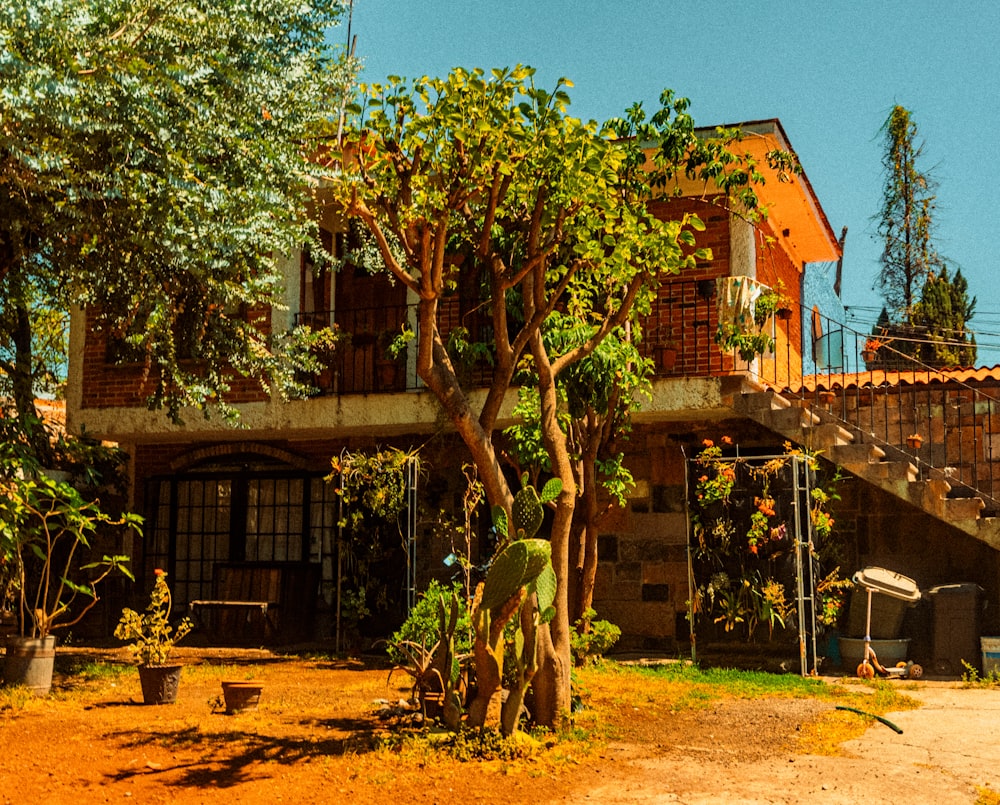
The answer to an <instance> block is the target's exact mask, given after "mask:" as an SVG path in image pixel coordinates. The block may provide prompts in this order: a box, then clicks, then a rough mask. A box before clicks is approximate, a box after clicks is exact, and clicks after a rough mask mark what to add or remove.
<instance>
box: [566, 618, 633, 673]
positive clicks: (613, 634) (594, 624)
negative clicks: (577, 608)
mask: <svg viewBox="0 0 1000 805" xmlns="http://www.w3.org/2000/svg"><path fill="white" fill-rule="evenodd" d="M595 615H597V613H596V612H595V611H594V610H593V609H588V610H587V611H586V612H584V613H583V617H582V618H580V620H578V621H577V622H576V623H575V624H574V625H573V633H572V635H570V649H571V650H572V652H573V662H575V663H576V664H577V665H586V664H587V663H588V662H593V661H594V660H596V659H599V658H600V657H603V656H604V655H605V654H606V653H607V652H608V651H610V650H611V648H612V646H614V644H615V643H617V642H618V638H619V637H621V636H622V630H621V629H619V628H618V627H617V626H615V625H614V624H613V623H611V622H610V621H595V620H594V616H595ZM588 627H589V628H588Z"/></svg>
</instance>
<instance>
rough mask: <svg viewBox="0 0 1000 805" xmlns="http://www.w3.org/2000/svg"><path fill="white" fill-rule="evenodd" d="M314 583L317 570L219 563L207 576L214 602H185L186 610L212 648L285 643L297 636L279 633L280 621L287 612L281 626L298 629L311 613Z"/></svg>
mask: <svg viewBox="0 0 1000 805" xmlns="http://www.w3.org/2000/svg"><path fill="white" fill-rule="evenodd" d="M318 583H319V566H318V565H311V564H304V563H301V562H224V563H220V564H217V565H216V566H215V567H214V569H213V572H212V588H213V593H214V597H213V598H208V599H199V600H196V601H190V602H188V607H189V611H190V613H191V615H192V617H193V618H194V619H195V622H196V623H197V624H198V625H199V626H200V627H202V628H204V629H205V631H206V632H207V633H208V635H209V637H210V639H212V640H213V642H219V643H265V642H271V641H273V640H275V639H277V638H282V639H286V640H287V639H292V638H293V637H297V634H294V632H295V629H294V628H289V629H282V625H283V624H282V619H283V618H282V616H283V615H284V614H285V613H286V611H287V615H288V618H287V621H288V623H287V624H286V625H289V626H293V627H297V626H299V625H301V623H302V621H303V618H304V614H305V613H307V612H311V611H312V607H313V605H314V603H315V595H316V590H317V588H318ZM310 585H311V586H310ZM310 596H311V599H310ZM283 632H289V634H288V635H285V634H283Z"/></svg>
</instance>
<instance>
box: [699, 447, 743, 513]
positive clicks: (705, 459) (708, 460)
mask: <svg viewBox="0 0 1000 805" xmlns="http://www.w3.org/2000/svg"><path fill="white" fill-rule="evenodd" d="M720 441H721V442H722V444H726V445H729V444H732V443H733V440H732V439H730V438H729V437H728V436H723V437H722V439H721V440H720ZM702 446H703V448H704V449H703V450H702V451H701V452H700V453H699V454H698V455H697V457H696V461H697V462H698V464H699V465H700V466H702V467H704V468H705V469H706V472H705V473H704V474H703V475H700V476H699V477H698V486H697V494H698V500H699V501H702V502H704V503H709V502H711V501H713V500H722V501H728V500H729V495H730V493H731V492H732V491H733V485H734V484H735V483H736V470H735V469H734V468H733V465H732V463H730V462H727V461H725V460H724V459H723V458H722V447H721V446H720V445H717V444H715V442H713V441H712V440H711V439H705V440H703V441H702ZM709 473H711V475H709Z"/></svg>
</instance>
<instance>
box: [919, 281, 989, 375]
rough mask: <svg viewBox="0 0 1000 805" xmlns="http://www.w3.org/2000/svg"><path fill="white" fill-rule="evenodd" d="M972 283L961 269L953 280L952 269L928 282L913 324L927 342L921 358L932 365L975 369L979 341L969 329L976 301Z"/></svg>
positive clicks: (920, 355)
mask: <svg viewBox="0 0 1000 805" xmlns="http://www.w3.org/2000/svg"><path fill="white" fill-rule="evenodd" d="M968 286H969V284H968V282H967V281H966V279H965V277H963V276H962V271H961V269H959V270H958V271H956V272H955V276H954V277H953V278H951V279H949V277H948V269H947V268H942V269H941V273H940V274H936V275H932V276H931V277H930V278H928V280H927V282H925V283H924V287H923V290H922V292H921V297H920V302H919V303H917V305H916V307H915V308H914V311H913V316H912V323H913V326H914V330H915V332H917V333H918V334H919V335H920V336H921V338H922V339H924V343H922V344H921V345H920V350H919V353H918V357H919V359H920V361H921V362H922V363H926V364H929V365H930V366H937V367H944V366H972V365H973V364H974V363H975V362H976V339H975V336H970V335H969V334H968V333H967V332H966V330H965V325H966V322H967V321H968V320H969V319H970V318H972V315H973V312H974V310H975V307H976V299H975V297H973V298H972V299H971V300H970V299H969V294H968Z"/></svg>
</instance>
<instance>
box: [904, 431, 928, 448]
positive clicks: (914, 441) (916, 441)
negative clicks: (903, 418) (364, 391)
mask: <svg viewBox="0 0 1000 805" xmlns="http://www.w3.org/2000/svg"><path fill="white" fill-rule="evenodd" d="M923 443H924V437H923V436H921V435H920V434H919V433H911V434H910V435H909V436H907V437H906V446H907V447H909V448H910V449H911V450H919V449H920V445H922V444H923Z"/></svg>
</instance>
